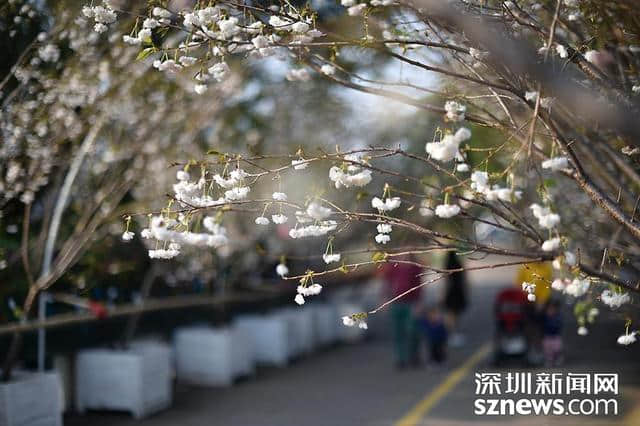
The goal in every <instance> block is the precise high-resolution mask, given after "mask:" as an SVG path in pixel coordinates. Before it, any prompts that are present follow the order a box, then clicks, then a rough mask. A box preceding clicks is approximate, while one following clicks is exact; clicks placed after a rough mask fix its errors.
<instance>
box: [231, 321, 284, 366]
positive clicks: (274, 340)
mask: <svg viewBox="0 0 640 426" xmlns="http://www.w3.org/2000/svg"><path fill="white" fill-rule="evenodd" d="M234 328H236V329H237V330H239V332H242V333H244V334H245V335H246V336H248V337H249V340H250V346H251V349H252V351H251V355H252V356H251V358H252V359H253V361H254V362H255V363H257V364H263V365H272V366H277V367H284V366H285V365H287V362H288V361H289V340H290V334H289V331H288V321H287V320H286V319H285V318H283V317H277V316H273V315H270V316H265V315H241V316H239V317H237V318H236V319H235V321H234Z"/></svg>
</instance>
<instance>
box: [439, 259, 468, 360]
mask: <svg viewBox="0 0 640 426" xmlns="http://www.w3.org/2000/svg"><path fill="white" fill-rule="evenodd" d="M462 268H463V266H462V263H461V262H460V259H459V258H458V255H457V254H456V253H455V252H454V251H449V252H447V260H446V269H447V270H454V271H456V272H452V273H450V274H449V275H447V277H446V289H445V295H444V307H445V310H446V312H447V317H446V318H447V326H448V328H449V331H450V332H451V339H450V343H451V346H453V347H459V346H462V345H464V341H465V339H464V335H463V334H462V333H460V331H459V326H460V324H459V322H460V316H461V315H462V313H463V312H464V311H465V310H466V309H467V305H468V301H467V299H468V298H467V292H468V290H467V277H466V275H465V272H464V271H463V270H462Z"/></svg>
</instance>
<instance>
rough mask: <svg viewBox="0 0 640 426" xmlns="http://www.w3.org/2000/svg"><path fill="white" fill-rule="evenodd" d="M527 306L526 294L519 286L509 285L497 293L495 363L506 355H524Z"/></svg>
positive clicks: (499, 361) (525, 348) (526, 345)
mask: <svg viewBox="0 0 640 426" xmlns="http://www.w3.org/2000/svg"><path fill="white" fill-rule="evenodd" d="M527 307H528V305H527V296H526V294H525V293H524V292H523V291H522V290H520V289H519V288H516V287H510V288H506V289H504V290H502V291H501V292H500V293H498V296H497V297H496V303H495V316H496V336H495V341H494V345H495V348H494V359H493V361H494V364H495V365H498V364H500V363H501V362H502V361H503V360H504V359H506V358H508V357H509V358H511V357H524V356H526V354H527V349H528V343H527V337H526V333H525V325H526V321H527Z"/></svg>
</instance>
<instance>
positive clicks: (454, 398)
mask: <svg viewBox="0 0 640 426" xmlns="http://www.w3.org/2000/svg"><path fill="white" fill-rule="evenodd" d="M498 288H499V287H498V286H495V285H476V286H474V287H473V295H472V298H471V300H472V301H473V306H472V307H471V309H470V311H469V312H468V313H467V314H466V317H465V321H464V323H463V329H464V330H465V332H466V335H467V339H468V341H467V344H466V345H465V346H464V347H463V348H461V349H459V350H451V351H450V353H449V359H448V360H447V362H446V364H445V365H444V366H442V367H436V366H426V367H424V368H419V369H410V370H404V371H396V370H395V369H394V368H393V367H392V365H393V362H392V353H391V347H390V345H389V342H388V339H387V338H386V337H385V336H384V335H383V336H378V337H377V338H375V339H371V340H369V341H366V342H363V343H359V344H355V345H342V346H338V347H334V348H329V349H327V350H324V351H321V352H318V353H315V354H314V355H312V356H309V357H306V358H304V359H301V360H298V361H297V362H295V363H294V364H293V365H291V366H290V367H287V368H284V369H276V368H270V369H260V370H259V371H258V373H257V375H256V377H254V378H251V379H247V380H244V381H242V382H240V383H237V384H236V385H234V386H233V387H229V388H220V389H206V388H196V387H186V386H178V387H177V388H176V393H175V403H174V406H173V407H172V408H171V409H169V410H167V411H164V412H162V413H158V414H156V415H154V416H152V417H149V418H147V419H144V420H142V421H135V420H133V419H132V418H131V417H130V416H129V415H127V414H119V413H103V412H90V413H89V414H87V415H85V416H76V415H71V416H67V419H66V421H65V424H66V425H67V426H74V425H92V426H110V425H140V426H145V425H149V426H177V425H180V426H201V425H225V426H234V425H238V426H240V425H243V426H244V425H260V426H262V425H264V426H269V425H273V426H276V425H278V426H284V425H295V426H300V425H305V426H306V425H309V426H316V425H317V426H327V425H335V426H340V425H345V426H346V425H370V426H378V425H380V426H383V425H393V424H398V425H412V424H424V425H426V424H429V425H463V424H467V423H470V422H479V423H485V424H495V423H504V422H513V423H515V424H536V425H543V424H560V423H561V424H566V425H571V424H576V425H577V424H613V423H617V424H622V422H623V421H624V420H625V419H626V421H628V422H629V421H631V422H634V423H629V424H635V425H640V420H638V421H637V422H636V420H635V419H632V418H631V417H630V416H632V415H633V414H632V413H633V412H634V409H635V408H637V407H640V405H636V404H637V403H638V401H640V399H639V396H640V392H638V389H640V363H639V362H638V360H640V345H638V344H636V345H633V346H631V347H629V348H626V349H625V348H622V347H620V346H617V345H616V344H615V338H616V336H617V334H615V333H614V334H611V332H610V330H611V328H610V327H611V326H610V325H608V324H606V323H605V322H604V321H603V322H601V323H599V324H597V325H596V326H595V327H594V329H593V330H592V333H591V335H590V336H588V337H586V338H584V337H579V336H577V335H575V331H574V330H575V328H572V327H573V320H572V319H571V318H570V317H566V323H567V327H566V328H567V341H568V345H569V351H568V353H567V360H566V364H565V366H566V367H565V368H563V369H561V370H558V371H563V372H566V371H576V372H596V371H598V372H617V373H620V383H621V394H622V395H621V396H620V409H621V413H620V415H619V416H617V417H616V418H613V417H607V418H597V417H595V418H585V417H565V416H559V417H555V418H554V417H545V418H542V417H535V416H531V417H502V418H495V417H483V418H480V417H478V416H474V414H473V400H474V398H475V395H474V391H475V384H474V373H475V372H476V371H485V370H486V371H489V370H491V371H496V370H495V369H493V368H492V367H491V366H490V365H489V364H488V359H487V358H486V357H484V356H482V355H483V354H482V353H480V354H478V350H479V349H480V348H483V347H486V345H487V343H488V342H490V341H491V337H492V334H493V318H492V314H491V312H492V306H493V299H494V296H495V293H496V292H497V290H498ZM376 322H377V323H378V324H375V323H373V324H371V326H372V328H374V327H384V324H381V323H380V322H383V321H382V320H380V321H376ZM616 324H617V323H616ZM616 333H617V329H616ZM485 353H486V351H485ZM474 354H476V356H475V357H474ZM465 363H466V364H465ZM568 366H570V368H569V367H568ZM528 371H532V372H536V370H528ZM637 414H638V412H636V414H635V415H637Z"/></svg>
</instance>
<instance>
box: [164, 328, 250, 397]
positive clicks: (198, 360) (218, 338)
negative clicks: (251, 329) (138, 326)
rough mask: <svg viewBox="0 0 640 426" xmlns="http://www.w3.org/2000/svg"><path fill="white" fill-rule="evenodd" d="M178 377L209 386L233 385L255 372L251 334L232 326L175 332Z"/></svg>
mask: <svg viewBox="0 0 640 426" xmlns="http://www.w3.org/2000/svg"><path fill="white" fill-rule="evenodd" d="M173 343H174V351H175V354H176V374H177V378H178V380H180V381H182V382H186V383H192V384H196V385H205V386H229V385H231V384H232V383H233V379H234V378H236V377H238V376H241V375H246V374H250V373H251V372H252V371H253V362H252V357H251V351H250V350H249V348H248V345H249V343H248V337H246V335H245V334H244V331H242V330H239V329H235V328H231V327H221V328H213V327H185V328H181V329H178V330H176V332H175V334H174V339H173Z"/></svg>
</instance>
